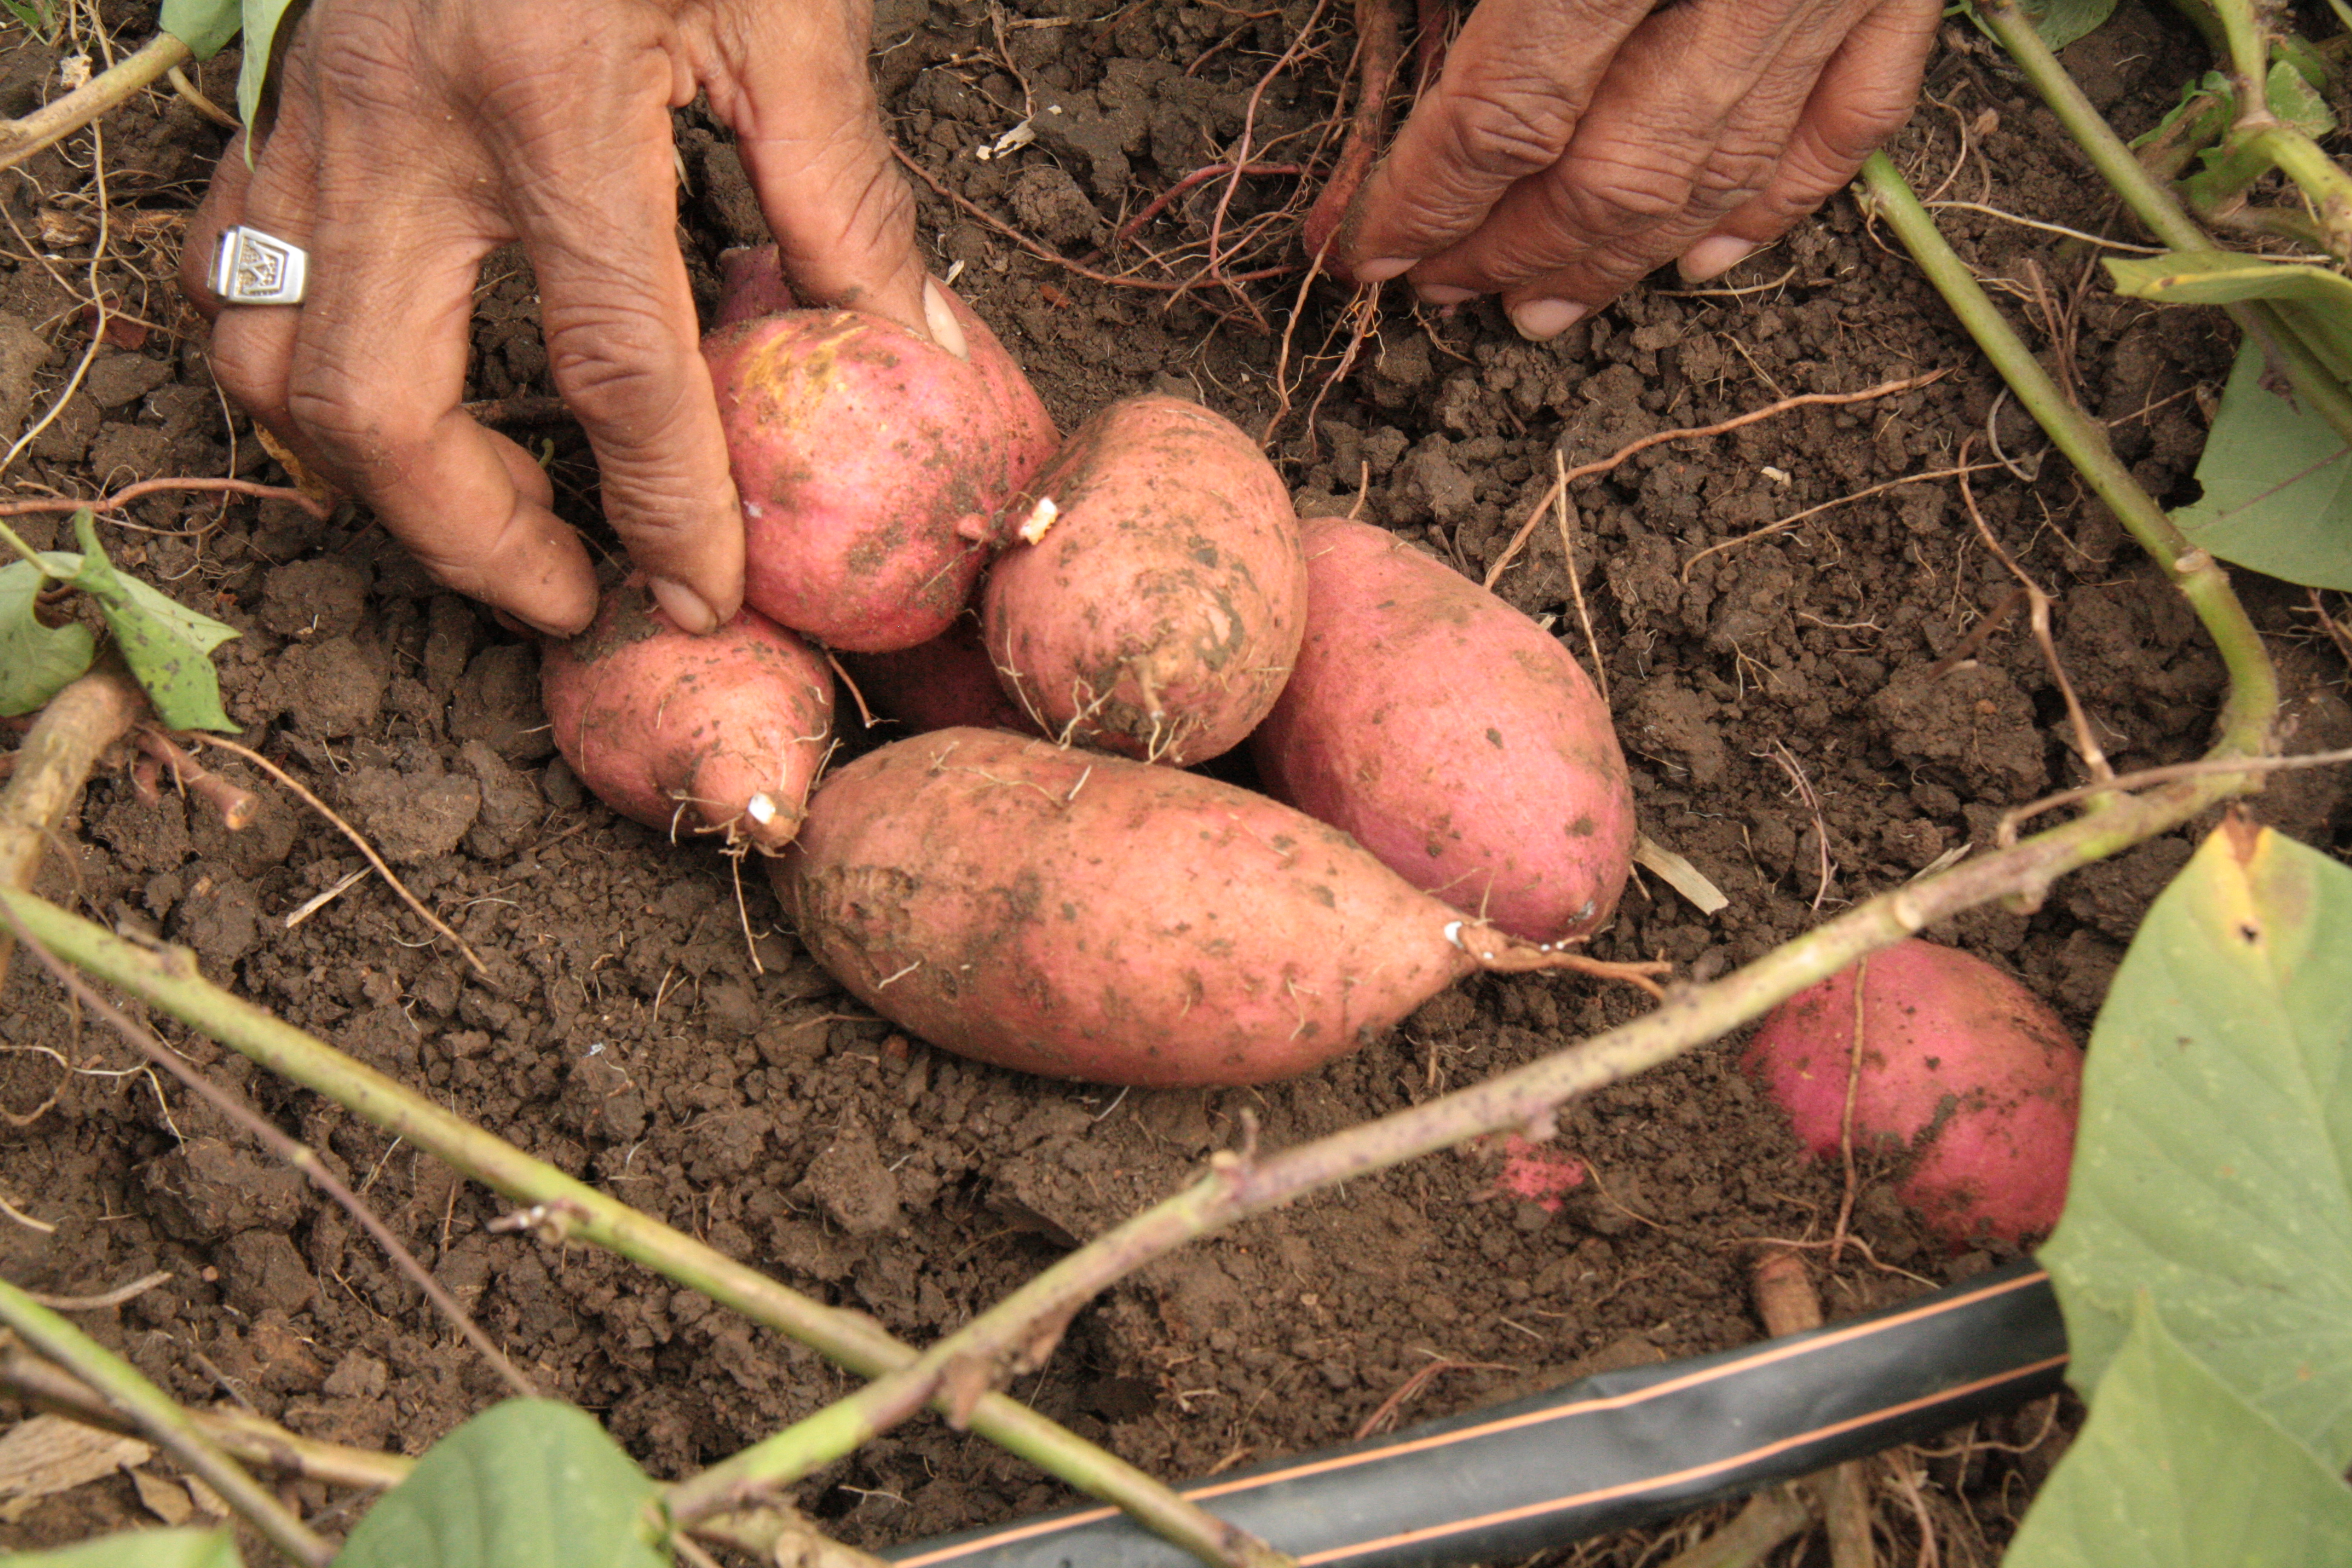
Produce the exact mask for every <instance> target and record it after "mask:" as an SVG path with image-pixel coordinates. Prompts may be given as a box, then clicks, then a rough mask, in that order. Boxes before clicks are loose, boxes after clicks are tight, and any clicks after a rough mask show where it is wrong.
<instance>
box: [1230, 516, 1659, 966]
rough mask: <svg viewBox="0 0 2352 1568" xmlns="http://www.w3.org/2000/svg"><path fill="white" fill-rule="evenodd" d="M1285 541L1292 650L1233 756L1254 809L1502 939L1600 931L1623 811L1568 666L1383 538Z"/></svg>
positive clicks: (1529, 633) (1326, 521) (1621, 839)
mask: <svg viewBox="0 0 2352 1568" xmlns="http://www.w3.org/2000/svg"><path fill="white" fill-rule="evenodd" d="M1299 534H1300V538H1301V541H1302V542H1304V544H1305V545H1306V549H1307V636H1306V638H1305V640H1304V641H1303V642H1302V643H1301V644H1300V646H1299V650H1298V663H1297V668H1294V669H1293V670H1292V671H1291V675H1290V683H1289V685H1288V686H1286V688H1284V689H1283V693H1282V696H1281V698H1280V700H1277V701H1276V703H1275V705H1274V711H1273V712H1271V713H1269V714H1268V715H1267V716H1266V720H1265V723H1264V724H1261V725H1260V726H1258V728H1257V730H1256V731H1255V733H1254V734H1253V735H1252V736H1251V737H1250V754H1251V756H1252V758H1253V759H1254V760H1255V762H1256V763H1257V768H1258V775H1259V777H1260V778H1261V779H1263V780H1264V781H1265V787H1266V791H1267V793H1268V794H1270V795H1274V796H1275V797H1276V799H1278V800H1285V801H1287V802H1289V803H1290V804H1291V805H1295V806H1297V807H1298V808H1299V809H1300V810H1301V811H1304V812H1306V813H1307V815H1308V816H1313V817H1317V818H1318V819H1320V820H1322V821H1324V822H1328V823H1329V824H1331V825H1332V826H1335V827H1341V828H1345V829H1346V830H1347V831H1348V832H1349V833H1350V834H1353V835H1354V836H1355V838H1356V841H1357V842H1358V843H1360V844H1361V845H1362V846H1363V847H1365V848H1367V849H1369V850H1370V851H1371V852H1372V853H1373V854H1374V855H1377V856H1378V857H1380V858H1381V860H1382V861H1383V862H1385V863H1386V864H1387V865H1388V867H1389V868H1391V870H1393V871H1395V872H1397V873H1398V874H1399V875H1401V876H1402V877H1403V878H1404V879H1405V880H1407V881H1409V882H1411V883H1412V885H1413V886H1415V887H1417V888H1420V889H1423V890H1424V891H1426V892H1430V893H1434V894H1435V895H1436V896H1438V897H1439V898H1441V899H1444V900H1445V901H1446V902H1447V903H1450V904H1452V905H1454V907H1455V908H1456V909H1460V910H1468V911H1469V912H1471V913H1473V914H1475V915H1478V916H1480V917H1481V918H1483V919H1485V920H1488V921H1493V922H1494V923H1495V924H1496V925H1497V926H1500V927H1501V928H1502V929H1503V930H1505V931H1510V932H1512V933H1513V934H1514V935H1517V936H1523V937H1527V938H1529V939H1531V940H1533V941H1537V942H1549V941H1554V940H1557V939H1559V938H1560V937H1566V936H1580V935H1585V934H1588V933H1590V932H1591V931H1596V930H1598V929H1599V928H1600V927H1601V923H1602V922H1603V921H1606V920H1607V919H1608V918H1609V916H1610V913H1611V912H1612V910H1615V908H1616V907H1617V895H1618V894H1619V892H1620V891H1622V889H1623V888H1624V886H1625V878H1626V876H1627V874H1628V872H1629V871H1630V870H1631V869H1632V866H1633V790H1632V786H1631V785H1630V784H1628V782H1627V780H1626V775H1625V757H1624V753H1623V752H1621V751H1619V750H1618V746H1617V736H1616V732H1615V731H1613V730H1612V729H1611V728H1610V722H1609V710H1608V708H1607V706H1606V705H1605V704H1603V703H1602V702H1601V697H1600V694H1599V693H1598V692H1596V691H1595V690H1594V689H1593V688H1592V682H1591V680H1590V679H1587V678H1586V676H1585V673H1584V671H1583V669H1582V668H1580V666H1579V665H1578V664H1577V662H1576V660H1575V658H1573V657H1571V656H1570V653H1569V652H1568V650H1567V649H1566V648H1564V647H1561V646H1560V644H1559V639H1557V638H1556V637H1552V636H1550V635H1549V633H1547V632H1546V631H1545V630H1544V629H1543V628H1542V627H1540V626H1537V625H1536V624H1535V623H1534V622H1533V621H1531V620H1529V619H1528V617H1527V616H1523V615H1521V614H1520V613H1519V612H1518V611H1517V610H1515V609H1513V608H1512V607H1511V606H1510V605H1507V604H1505V603H1504V602H1503V601H1502V600H1500V599H1498V598H1496V596H1495V595H1492V594H1489V593H1488V592H1486V590H1485V589H1484V588H1481V587H1480V586H1478V584H1475V583H1473V582H1471V581H1469V580H1468V579H1466V578H1465V577H1464V576H1462V575H1461V574H1459V573H1457V572H1454V571H1453V570H1451V569H1450V568H1448V567H1446V566H1445V565H1444V564H1443V563H1439V562H1437V561H1434V560H1432V559H1431V558H1430V557H1428V556H1426V555H1423V553H1421V552H1419V551H1417V550H1415V549H1413V548H1412V546H1411V545H1409V544H1407V543H1405V542H1403V541H1402V540H1401V539H1399V538H1397V537H1396V536H1395V535H1394V534H1392V533H1390V532H1389V531H1386V530H1385V529H1380V528H1374V527H1372V526H1370V524H1368V523H1360V522H1349V521H1346V520H1345V519H1342V518H1335V517H1326V518H1315V519H1311V520H1309V521H1307V522H1304V523H1301V524H1300V525H1299Z"/></svg>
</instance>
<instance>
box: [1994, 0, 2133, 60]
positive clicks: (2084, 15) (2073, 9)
mask: <svg viewBox="0 0 2352 1568" xmlns="http://www.w3.org/2000/svg"><path fill="white" fill-rule="evenodd" d="M2018 9H2019V10H2021V11H2022V12H2024V13H2025V17H2026V20H2028V21H2030V22H2032V24H2033V30H2034V31H2035V32H2037V33H2039V34H2041V35H2042V42H2043V43H2045V44H2047V45H2049V46H2050V47H2052V48H2053V49H2063V48H2064V47H2066V46H2067V45H2069V44H2071V43H2073V42H2074V40H2075V39H2077V38H2080V37H2084V36H2085V35H2087V34H2090V33H2093V32H2096V31H2097V30H2098V28H2099V26H2101V25H2102V24H2103V23H2105V21H2106V19H2107V18H2108V17H2109V16H2114V15H2115V11H2116V0H2025V4H2023V5H2020V6H2019V7H2018Z"/></svg>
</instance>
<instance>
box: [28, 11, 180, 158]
mask: <svg viewBox="0 0 2352 1568" xmlns="http://www.w3.org/2000/svg"><path fill="white" fill-rule="evenodd" d="M194 58H195V56H194V52H193V51H191V50H190V49H189V47H188V46H187V45H185V44H184V43H182V42H181V41H180V40H179V39H177V38H175V37H173V36H172V35H171V34H169V33H158V34H156V35H155V36H154V37H152V38H150V39H148V40H147V41H146V42H145V43H143V44H142V45H140V46H139V47H138V48H137V49H136V50H135V51H133V52H132V53H131V54H130V55H128V56H126V57H124V58H123V59H122V60H121V63H119V64H117V65H116V66H114V67H113V68H111V69H109V70H106V71H103V72H100V74H99V75H97V76H94V77H92V78H90V79H89V80H88V81H86V82H84V83H83V84H82V85H81V86H79V87H78V88H76V89H73V91H71V92H69V93H68V94H66V95H65V96H64V97H63V98H61V99H58V100H57V101H56V102H55V103H49V104H44V105H43V106H42V107H40V108H39V109H37V110H34V111H33V112H32V113H30V114H27V115H26V116H25V117H24V118H23V119H21V120H11V121H6V122H5V123H4V124H0V169H13V168H15V167H16V165H17V164H19V163H23V162H24V161H25V160H26V159H27V158H29V157H31V156H32V155H33V154H34V153H37V152H39V151H40V150H41V149H42V148H44V147H48V146H52V145H54V144H56V143H57V142H62V141H64V140H65V139H66V138H67V137H68V136H70V135H72V134H73V133H74V132H77V131H79V130H80V129H81V128H82V127H83V126H85V125H87V124H89V122H90V121H93V120H96V119H97V118H98V117H99V116H100V115H101V114H104V113H105V112H106V111H107V110H110V109H114V108H117V107H119V106H120V105H121V104H125V103H128V102H130V101H131V98H132V97H133V96H135V95H136V94H138V93H139V92H141V91H143V90H144V89H147V88H149V87H151V86H152V85H153V84H154V83H156V82H158V81H161V80H162V79H163V76H164V73H165V72H167V71H169V70H171V69H172V68H173V67H174V66H180V65H184V64H186V63H187V62H188V61H189V60H192V59H194Z"/></svg>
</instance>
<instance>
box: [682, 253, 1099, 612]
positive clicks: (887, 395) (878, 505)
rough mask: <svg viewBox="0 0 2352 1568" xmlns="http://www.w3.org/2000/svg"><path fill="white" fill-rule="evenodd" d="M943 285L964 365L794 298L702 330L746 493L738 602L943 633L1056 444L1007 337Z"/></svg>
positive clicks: (856, 317) (892, 330)
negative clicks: (780, 307)
mask: <svg viewBox="0 0 2352 1568" xmlns="http://www.w3.org/2000/svg"><path fill="white" fill-rule="evenodd" d="M746 276H756V271H755V270H748V269H747V271H746ZM738 283H739V286H742V285H741V280H740V279H738ZM940 293H941V295H942V297H943V298H944V299H945V300H948V301H949V303H950V309H951V311H952V314H953V318H954V322H955V325H956V326H957V327H958V328H960V330H961V336H962V340H963V344H964V347H965V348H966V349H967V351H968V352H969V353H970V356H971V357H970V359H969V361H966V360H963V359H959V358H957V357H956V356H955V355H954V354H953V353H950V352H948V350H947V349H945V348H941V347H938V346H935V345H934V344H931V343H928V342H923V341H922V340H920V339H919V338H918V337H916V336H915V335H914V334H913V333H911V332H908V331H905V330H904V329H902V328H900V327H898V326H896V325H893V324H892V323H890V322H887V321H881V320H879V319H878V318H876V317H873V316H866V315H860V314H858V313H857V312H856V311H854V310H787V311H784V312H782V313H781V314H777V315H770V316H761V317H758V318H756V319H752V320H749V321H738V322H736V323H735V324H733V325H730V326H725V327H721V328H719V329H718V330H717V331H713V332H712V333H710V335H709V336H708V337H707V338H705V339H704V340H703V345H702V349H703V357H704V358H705V359H706V360H707V361H708V362H709V366H710V374H711V380H712V383H713V384H714V385H715V387H716V389H717V392H718V395H719V416H720V421H721V423H722V425H723V426H724V427H725V429H726V433H727V448H728V452H729V454H730V457H731V458H732V459H733V466H734V471H735V487H736V489H737V491H738V492H739V493H740V496H741V497H742V501H743V521H744V530H745V537H744V550H745V563H744V602H745V603H747V604H749V605H751V606H752V608H754V609H756V610H758V611H760V612H761V614H762V615H765V616H769V617H770V618H771V619H773V620H775V621H778V622H780V623H782V625H784V626H791V627H793V629H795V630H798V631H802V632H805V633H807V634H808V635H809V636H811V637H816V638H819V639H820V640H822V641H824V642H825V643H828V644H830V645H832V646H833V647H836V648H848V649H854V650H857V651H861V652H874V651H880V650H884V649H888V648H902V647H913V646H915V645H916V644H917V643H921V642H928V641H929V640H930V639H931V638H932V637H937V636H939V635H940V633H941V632H942V631H944V630H946V629H947V626H948V623H949V622H950V621H951V620H953V619H954V618H955V616H956V615H957V613H958V612H959V611H961V609H962V608H963V606H964V604H965V602H966V601H967V600H968V599H969V598H970V597H971V586H972V584H973V582H974V580H975V579H977V578H978V576H979V575H980V572H981V568H982V566H983V565H985V564H986V563H987V558H988V552H989V551H990V549H991V548H992V547H993V546H994V545H995V544H996V543H997V542H998V541H999V537H1000V535H999V528H1000V512H1001V510H1002V509H1003V506H1004V503H1005V501H1006V500H1008V499H1009V498H1010V497H1011V496H1013V493H1014V492H1015V491H1017V490H1018V489H1020V487H1021V485H1022V483H1023V482H1024V480H1025V479H1028V478H1029V476H1030V475H1031V474H1032V473H1033V472H1034V471H1035V470H1036V468H1037V467H1038V465H1039V464H1040V463H1042V462H1043V461H1044V460H1045V458H1046V457H1047V456H1048V455H1050V454H1051V453H1052V451H1053V449H1054V445H1055V440H1056V437H1055V430H1054V426H1053V421H1052V420H1051V419H1050V418H1049V417H1048V416H1047V415H1046V413H1045V405H1044V404H1042V403H1040V402H1039V401H1038V400H1037V395H1036V393H1035V392H1034V390H1032V389H1031V387H1030V385H1029V384H1028V381H1027V379H1026V378H1024V376H1023V375H1022V374H1021V372H1020V370H1019V368H1018V367H1017V366H1015V365H1014V364H1013V361H1012V358H1011V356H1009V355H1008V354H1006V353H1005V352H1004V348H1003V344H1001V343H999V342H997V341H996V338H995V336H994V334H992V333H991V332H990V331H989V330H988V328H987V326H986V325H985V324H984V323H982V321H981V320H980V318H979V317H978V316H975V315H973V314H972V313H971V310H970V309H969V308H967V307H966V306H965V305H964V304H963V302H962V301H961V300H956V299H955V298H954V297H953V296H952V295H949V294H947V293H946V291H945V290H944V289H942V290H940ZM728 313H729V310H728V309H727V308H726V307H725V306H722V308H721V314H722V316H724V315H726V314H728Z"/></svg>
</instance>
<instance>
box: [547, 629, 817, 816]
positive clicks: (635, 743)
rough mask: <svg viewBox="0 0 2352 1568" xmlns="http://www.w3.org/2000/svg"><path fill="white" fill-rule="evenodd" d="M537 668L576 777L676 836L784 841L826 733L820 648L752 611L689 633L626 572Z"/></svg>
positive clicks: (623, 810) (558, 740)
mask: <svg viewBox="0 0 2352 1568" xmlns="http://www.w3.org/2000/svg"><path fill="white" fill-rule="evenodd" d="M539 680H540V694H541V700H543V701H544V702H545V704H546V706H547V716H548V718H549V720H550V721H551V726H552V728H553V730H554V732H555V744H556V747H557V749H558V750H560V751H561V752H562V753H563V759H564V761H566V762H568V763H571V764H572V772H573V773H577V774H579V775H580V782H581V783H583V784H586V785H587V786H588V787H589V788H590V789H592V790H593V791H594V792H595V793H596V795H597V797H598V798H599V799H601V800H603V801H604V804H605V805H609V806H611V807H612V808H613V809H614V811H617V812H619V813H620V814H621V815H622V816H630V817H635V819H636V820H637V821H639V822H642V823H644V824H646V826H649V827H658V828H661V829H662V830H664V831H665V832H667V833H669V834H671V835H672V836H673V837H675V836H676V835H677V834H679V833H681V832H684V833H721V834H724V835H726V837H727V841H728V842H729V843H730V844H733V843H736V842H739V841H740V842H748V843H749V844H751V846H752V847H754V848H757V849H761V850H765V851H766V852H768V853H770V854H773V853H775V852H776V851H778V850H780V849H782V847H784V845H785V844H786V843H788V842H790V840H791V838H792V837H793V833H794V832H795V831H796V830H797V829H798V828H799V826H800V822H801V812H802V807H803V803H804V802H805V801H806V800H807V798H808V791H809V784H810V783H811V782H812V781H813V780H814V778H815V777H816V773H817V769H818V768H819V767H820V766H821V765H822V764H823V763H824V756H825V752H827V750H828V749H829V748H830V747H831V745H832V743H833V671H832V669H831V668H829V667H828V666H827V665H826V664H825V662H824V657H823V656H822V655H820V654H818V653H817V652H816V651H815V650H814V649H813V648H811V647H809V646H808V644H806V643H804V642H803V641H801V639H800V638H798V637H794V636H793V634H792V633H790V632H788V631H786V630H784V629H783V628H782V626H777V625H776V624H775V623H773V622H772V621H770V620H768V619H767V618H766V617H765V616H761V615H760V614H759V613H758V612H757V611H754V610H744V611H741V612H740V613H739V614H738V615H737V616H736V617H735V618H734V619H733V620H732V621H730V622H729V623H728V624H727V625H726V626H722V627H720V628H719V630H718V631H715V632H713V633H711V634H710V635H709V637H693V636H690V635H688V633H686V632H683V631H680V630H679V629H678V628H677V626H676V625H675V624H673V623H672V622H671V620H670V619H669V617H668V616H665V615H664V614H662V612H661V609H660V606H658V605H656V604H655V603H654V602H653V599H652V596H651V595H648V594H647V593H646V591H645V589H644V588H643V587H641V586H639V585H637V584H635V583H634V582H632V583H629V584H624V585H622V586H620V587H617V588H614V589H611V590H609V591H607V592H606V594H605V595H604V603H603V604H602V605H599V606H598V608H597V612H596V620H595V623H594V624H593V625H592V626H590V627H589V628H588V629H587V630H586V631H584V632H583V633H581V634H580V635H579V636H578V637H573V638H572V639H571V640H570V641H568V642H551V643H549V644H547V645H546V647H544V648H542V649H541V653H540V664H539Z"/></svg>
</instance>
